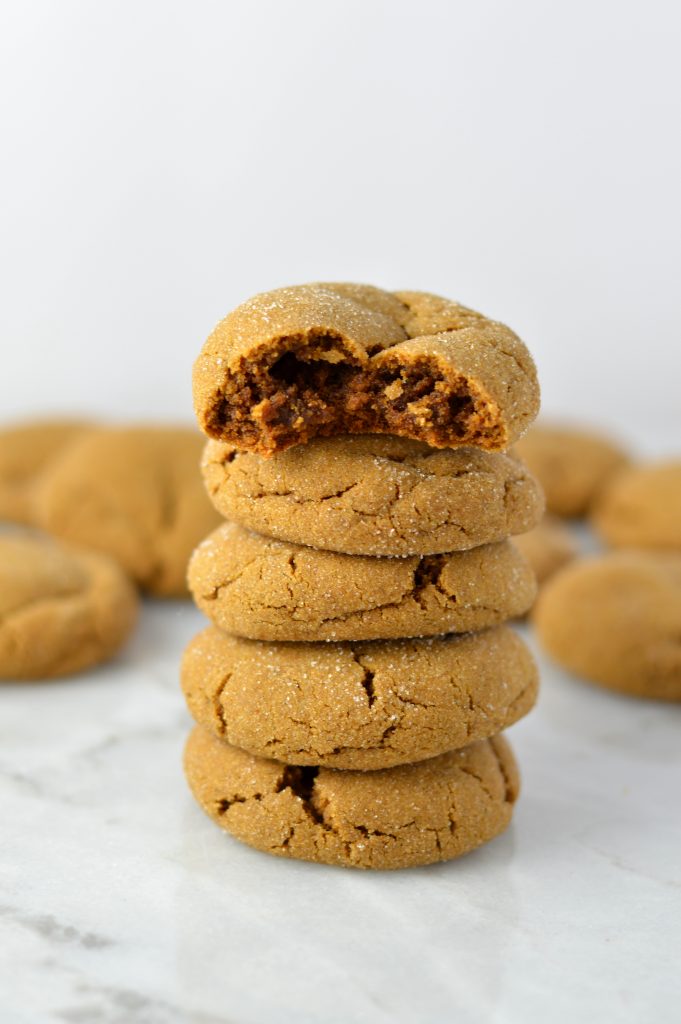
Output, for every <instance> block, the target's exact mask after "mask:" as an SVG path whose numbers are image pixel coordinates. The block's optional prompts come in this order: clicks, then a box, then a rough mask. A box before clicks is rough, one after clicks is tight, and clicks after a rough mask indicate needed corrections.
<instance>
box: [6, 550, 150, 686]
mask: <svg viewBox="0 0 681 1024" xmlns="http://www.w3.org/2000/svg"><path fill="white" fill-rule="evenodd" d="M137 606H138V600H137V592H136V590H135V588H134V587H133V586H132V584H131V583H130V581H129V580H128V578H127V577H126V576H125V574H124V573H123V571H122V570H121V569H120V568H119V566H118V565H116V563H115V562H113V561H111V559H109V558H106V557H105V556H104V555H95V554H91V553H90V552H84V551H78V550H76V549H75V548H71V547H68V546H65V545H62V544H56V543H55V542H54V541H52V540H50V539H48V538H47V537H43V536H41V535H39V534H32V533H16V532H11V533H10V532H8V533H0V679H12V680H20V679H49V678H52V677H54V676H64V675H70V674H71V673H73V672H79V671H80V670H81V669H84V668H89V667H90V666H92V665H98V664H99V663H100V662H102V661H106V660H107V659H109V658H111V657H112V656H113V655H114V654H115V653H116V652H117V651H118V649H119V648H120V647H121V645H122V644H123V642H124V640H125V639H126V638H127V636H128V634H129V633H130V631H131V630H132V628H133V626H134V624H135V621H136V619H137Z"/></svg>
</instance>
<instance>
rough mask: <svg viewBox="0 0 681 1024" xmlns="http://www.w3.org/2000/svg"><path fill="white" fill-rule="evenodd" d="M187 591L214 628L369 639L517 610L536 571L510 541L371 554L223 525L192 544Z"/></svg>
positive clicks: (259, 634) (432, 630)
mask: <svg viewBox="0 0 681 1024" xmlns="http://www.w3.org/2000/svg"><path fill="white" fill-rule="evenodd" d="M189 587H190V590H191V592H192V595H193V597H194V600H195V601H196V604H197V605H198V606H199V608H200V609H201V611H203V612H204V613H205V614H206V615H207V616H208V618H209V619H211V620H212V621H213V622H214V623H215V624H216V625H217V626H220V628H222V629H226V630H227V631H228V632H229V633H235V634H236V635H237V636H245V637H250V638H251V639H255V640H375V639H390V638H392V637H410V636H433V635H435V634H437V633H466V632H469V631H471V630H478V629H484V628H485V627H487V626H493V625H497V624H498V623H500V622H503V621H505V620H506V619H510V618H513V617H514V616H516V615H522V614H523V613H524V612H526V611H527V610H528V608H529V607H530V606H531V604H532V601H533V600H534V597H535V592H536V583H535V579H534V574H533V572H532V570H531V568H530V567H529V565H528V564H527V562H526V561H525V559H524V558H523V557H522V555H521V554H520V552H519V551H518V550H517V548H515V547H514V546H513V544H512V543H511V542H510V541H502V542H501V543H499V544H486V545H484V546H482V547H479V548H472V549H471V550H470V551H458V552H454V553H452V554H444V555H424V556H422V557H420V558H419V557H418V556H412V557H409V558H371V557H369V556H366V555H341V554H339V553H337V552H332V551H321V550H318V549H316V548H308V547H302V546H300V545H297V544H286V543H283V542H282V541H276V540H268V539H267V538H265V537H261V536H260V535H259V534H256V533H250V532H249V531H247V530H244V529H242V528H241V527H239V526H236V525H235V524H233V523H223V525H222V526H220V527H218V529H217V530H215V531H214V532H213V533H212V534H211V535H210V536H209V537H207V538H206V540H205V541H204V542H203V543H202V544H200V545H199V547H198V548H197V549H196V551H195V552H194V554H193V555H192V559H191V562H190V564H189Z"/></svg>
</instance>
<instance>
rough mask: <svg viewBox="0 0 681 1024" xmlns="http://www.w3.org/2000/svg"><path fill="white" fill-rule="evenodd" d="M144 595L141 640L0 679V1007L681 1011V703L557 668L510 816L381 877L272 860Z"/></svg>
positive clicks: (637, 1016) (522, 1018) (333, 1017)
mask: <svg viewBox="0 0 681 1024" xmlns="http://www.w3.org/2000/svg"><path fill="white" fill-rule="evenodd" d="M200 621H201V620H200V616H199V614H198V612H196V611H195V610H194V609H193V608H192V607H191V606H190V605H189V604H188V603H187V604H184V603H175V604H149V605H147V606H146V608H145V609H144V616H143V621H142V624H141V628H140V630H139V632H138V634H137V636H136V637H135V640H134V642H133V643H132V645H131V647H130V648H129V650H128V651H127V653H126V654H125V656H124V657H123V658H122V659H121V660H120V661H118V662H117V663H116V664H114V665H111V666H110V667H107V668H104V669H101V670H99V671H96V672H92V673H90V674H89V675H87V676H83V677H81V678H79V679H78V680H71V681H65V682H59V683H51V684H45V685H31V686H3V687H2V688H1V689H0V709H1V711H0V793H1V805H0V806H1V818H0V821H1V823H2V824H1V832H0V904H1V906H0V912H1V915H2V916H1V917H0V942H1V955H0V1020H1V1021H2V1024H24V1022H25V1024H40V1022H42V1021H46V1022H47V1021H65V1022H73V1024H75V1022H79V1024H82V1022H88V1024H89V1022H92V1024H180V1022H196V1024H213V1022H239V1024H251V1022H253V1024H255V1022H272V1021H277V1022H288V1021H295V1022H300V1024H306V1022H339V1024H341V1022H342V1024H353V1022H372V1024H373V1022H377V1024H383V1022H386V1024H388V1022H393V1021H398V1022H402V1021H404V1022H409V1024H412V1022H431V1021H433V1022H439V1021H450V1020H456V1021H457V1024H468V1022H519V1024H520V1022H522V1024H535V1022H536V1024H546V1022H548V1021H550V1022H551V1024H556V1022H563V1021H565V1022H570V1024H573V1022H574V1021H576V1020H577V1021H581V1020H589V1021H592V1020H593V1021H598V1022H599V1024H603V1022H610V1021H613V1022H615V1021H616V1022H618V1024H619V1022H625V1024H628V1022H631V1024H641V1022H646V1021H655V1022H656V1024H663V1022H665V1024H666V1022H670V1024H671V1022H672V1021H678V1020H679V1016H678V1013H679V1009H678V1005H679V1003H678V1000H679V997H681V982H680V980H679V979H680V973H679V972H680V966H679V965H680V960H679V955H680V950H681V798H680V796H679V794H680V793H681V746H680V744H679V735H680V727H681V708H679V707H675V708H674V707H664V706H661V705H656V704H645V703H638V702H635V701H632V700H626V699H623V698H618V697H616V696H613V695H610V694H607V693H603V692H600V691H598V690H596V689H592V688H589V687H587V686H585V685H583V684H580V683H578V682H576V681H574V680H571V679H569V678H567V677H566V676H564V675H562V674H560V673H559V672H557V671H555V670H550V669H549V668H548V667H547V666H546V665H545V664H543V666H542V667H543V692H542V696H541V700H540V703H539V706H538V708H537V710H536V711H535V712H534V713H533V714H532V715H531V716H530V717H529V718H528V719H526V720H525V721H524V722H522V723H520V724H519V725H517V726H516V727H515V728H514V729H513V730H512V739H513V741H514V746H515V749H516V752H517V755H518V758H519V760H520V763H521V767H522V771H523V780H524V792H523V795H522V797H521V800H520V803H519V805H518V809H517V813H516V817H515V821H514V824H513V826H512V827H511V829H510V831H509V832H508V833H507V834H506V835H504V836H503V837H501V838H500V839H498V840H496V841H495V842H493V843H492V844H490V845H489V846H487V847H486V848H483V849H481V850H479V851H477V852H476V853H473V854H471V855H469V856H468V857H466V858H464V859H462V860H461V861H459V862H454V863H451V864H446V865H439V866H436V867H432V868H427V869H420V870H415V871H404V872H399V873H394V874H365V873H360V872H351V871H343V870H340V869H331V868H324V867H318V866H315V865H307V864H300V863H295V862H289V861H284V860H279V859H275V858H270V857H268V856H266V855H264V854H259V853H257V852H254V851H252V850H249V849H248V848H246V847H243V846H241V845H239V844H238V843H237V842H235V841H233V840H232V839H230V838H229V837H228V836H226V835H225V834H223V833H222V832H220V831H219V830H218V829H217V828H216V827H215V826H214V825H213V824H212V823H211V822H210V821H208V819H206V818H204V817H203V815H202V814H201V812H200V811H199V810H198V809H197V808H196V807H195V806H194V804H193V803H192V801H191V799H190V797H189V795H188V793H187V790H186V788H185V784H184V781H183V778H182V773H181V768H180V756H181V749H182V743H183V739H184V736H185V735H186V733H187V731H188V728H189V719H188V716H187V714H186V712H185V711H184V708H183V704H182V700H181V697H180V694H179V691H178V683H177V665H178V660H179V656H180V652H181V650H182V647H183V645H184V644H185V642H186V641H187V640H188V639H189V637H190V636H191V635H192V634H193V633H194V632H195V631H196V630H197V628H198V627H199V624H200Z"/></svg>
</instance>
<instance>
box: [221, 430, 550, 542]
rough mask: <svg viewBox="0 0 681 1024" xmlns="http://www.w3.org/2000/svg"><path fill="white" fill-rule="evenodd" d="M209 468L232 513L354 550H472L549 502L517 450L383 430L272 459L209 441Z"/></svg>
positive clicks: (270, 530)
mask: <svg viewBox="0 0 681 1024" xmlns="http://www.w3.org/2000/svg"><path fill="white" fill-rule="evenodd" d="M202 468H203V475H204V479H205V482H206V487H207V489H208V494H209V496H210V498H211V500H212V502H213V504H214V505H215V507H216V508H217V509H218V511H219V512H221V513H222V515H223V516H225V517H226V518H227V519H232V520H235V521H236V522H238V523H241V525H242V526H247V527H249V528H250V529H252V530H255V531H256V532H257V533H263V534H266V535H267V536H269V537H276V538H277V539H278V540H287V541H293V542H294V543H296V544H307V545H309V546H310V547H315V548H325V549H326V550H328V551H341V552H344V553H345V554H353V555H429V554H437V553H439V552H442V551H463V550H465V549H467V548H473V547H478V546H479V545H480V544H489V543H491V542H493V541H498V540H503V539H504V538H505V537H508V536H509V534H514V533H522V532H523V531H525V530H529V529H531V528H532V527H533V526H534V525H535V524H536V523H537V522H538V521H539V519H540V517H541V514H542V512H543V507H544V501H543V497H542V493H541V489H540V488H539V485H538V484H537V482H536V480H535V479H534V478H533V477H532V476H531V475H530V473H529V472H528V471H527V470H526V469H525V467H524V466H523V465H522V463H521V462H519V461H518V460H517V459H515V458H513V457H511V456H510V455H504V454H502V453H500V452H481V451H478V450H476V449H474V448H458V449H451V448H449V449H437V448H430V447H429V446H428V445H425V444H423V443H422V442H420V441H410V440H408V439H406V438H401V437H389V436H378V435H376V434H374V435H369V436H354V437H347V436H344V437H328V438H317V439H315V440H313V441H311V442H310V443H309V444H306V445H299V446H297V447H295V448H290V449H289V450H288V451H285V452H281V453H279V454H278V455H275V456H273V457H272V458H270V459H264V458H262V456H260V455H256V454H254V453H253V452H239V451H237V450H236V449H235V448H234V446H233V445H231V444H224V443H222V442H221V441H209V442H208V444H207V445H206V450H205V452H204V457H203V467H202Z"/></svg>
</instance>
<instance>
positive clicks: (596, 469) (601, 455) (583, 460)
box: [515, 421, 628, 518]
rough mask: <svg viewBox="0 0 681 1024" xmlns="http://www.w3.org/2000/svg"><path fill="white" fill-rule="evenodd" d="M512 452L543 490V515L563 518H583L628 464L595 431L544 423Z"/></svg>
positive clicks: (615, 447) (615, 446)
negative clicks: (602, 491)
mask: <svg viewBox="0 0 681 1024" xmlns="http://www.w3.org/2000/svg"><path fill="white" fill-rule="evenodd" d="M515 451H516V452H517V453H518V455H519V456H520V457H521V458H522V460H523V462H525V463H526V465H527V467H528V469H529V470H530V472H531V473H533V474H534V475H535V476H536V478H537V479H538V480H539V483H540V484H541V486H542V487H543V489H544V494H545V496H546V510H547V512H552V513H553V514H554V515H557V516H565V517H567V518H576V517H579V516H583V515H586V513H587V511H588V509H589V507H590V506H591V503H592V502H593V500H594V498H595V497H596V495H597V494H598V492H599V491H600V490H601V488H602V487H603V486H604V485H605V484H606V483H607V481H608V479H609V478H610V477H611V476H612V474H613V473H614V472H616V471H617V470H618V469H620V468H621V467H622V466H624V465H625V464H626V463H627V461H628V457H627V454H626V452H624V451H623V449H622V448H620V446H619V445H618V444H616V443H615V442H614V441H612V440H611V439H610V438H608V437H606V436H605V435H603V434H601V433H599V432H598V431H595V430H588V429H582V428H581V427H578V426H571V425H568V424H565V425H563V424H559V423H556V424H553V423H550V422H544V421H541V422H540V423H538V424H535V425H534V426H532V427H531V428H530V430H529V431H528V433H527V434H526V436H525V437H523V438H521V440H520V441H518V442H516V444H515Z"/></svg>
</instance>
